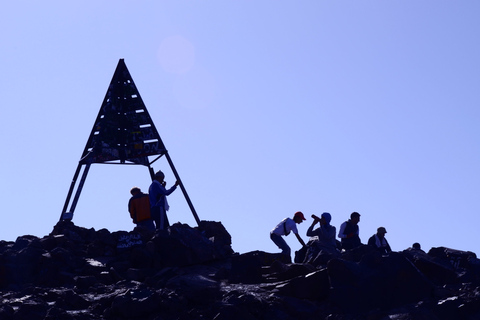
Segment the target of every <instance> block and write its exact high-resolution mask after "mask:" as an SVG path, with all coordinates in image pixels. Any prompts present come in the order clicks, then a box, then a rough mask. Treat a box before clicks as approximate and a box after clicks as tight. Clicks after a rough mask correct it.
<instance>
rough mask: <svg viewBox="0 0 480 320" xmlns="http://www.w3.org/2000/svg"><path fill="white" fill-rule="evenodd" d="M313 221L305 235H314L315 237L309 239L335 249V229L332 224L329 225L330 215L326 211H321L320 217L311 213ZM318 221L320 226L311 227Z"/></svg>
mask: <svg viewBox="0 0 480 320" xmlns="http://www.w3.org/2000/svg"><path fill="white" fill-rule="evenodd" d="M312 218H313V222H312V225H311V226H310V227H309V228H308V230H307V237H316V239H311V240H315V241H318V245H320V246H323V247H326V248H330V249H333V250H336V248H337V242H336V240H335V235H336V233H337V230H336V228H335V227H334V226H332V225H330V221H332V216H331V215H330V213H328V212H324V213H322V215H321V217H320V218H319V217H317V216H315V215H312ZM317 223H319V224H320V226H319V227H318V228H317V229H315V230H313V227H314V226H315V225H316V224H317Z"/></svg>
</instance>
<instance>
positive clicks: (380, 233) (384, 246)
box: [368, 227, 392, 253]
mask: <svg viewBox="0 0 480 320" xmlns="http://www.w3.org/2000/svg"><path fill="white" fill-rule="evenodd" d="M385 233H387V230H386V229H385V228H384V227H379V228H378V229H377V233H376V234H374V235H373V236H371V237H370V238H369V239H368V245H369V246H372V247H374V248H376V249H377V250H378V251H380V252H381V253H390V252H392V249H391V248H390V245H389V244H388V241H387V239H386V238H385Z"/></svg>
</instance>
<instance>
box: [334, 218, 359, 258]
mask: <svg viewBox="0 0 480 320" xmlns="http://www.w3.org/2000/svg"><path fill="white" fill-rule="evenodd" d="M359 222H360V214H359V213H358V212H352V213H351V214H350V219H349V220H347V221H345V222H344V223H342V225H341V226H340V231H339V232H338V237H339V238H340V240H341V242H342V248H343V249H345V250H349V249H353V248H356V247H358V246H360V245H361V244H362V242H361V241H360V236H359V234H360V229H359V228H358V223H359Z"/></svg>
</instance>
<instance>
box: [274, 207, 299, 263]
mask: <svg viewBox="0 0 480 320" xmlns="http://www.w3.org/2000/svg"><path fill="white" fill-rule="evenodd" d="M304 220H306V219H305V217H304V215H303V213H302V212H300V211H297V212H295V214H294V215H293V219H291V218H285V219H283V220H282V221H281V222H280V223H279V224H278V225H277V226H276V227H275V228H273V230H272V231H270V239H272V241H273V243H275V244H276V245H277V246H278V247H279V248H280V249H281V250H282V254H284V255H286V256H288V257H289V258H290V259H291V256H290V254H291V249H290V247H289V246H288V244H287V242H286V241H285V240H284V239H283V238H282V236H288V235H289V234H290V232H292V231H293V234H295V236H296V237H297V239H298V242H300V244H301V245H302V247H305V242H304V241H303V239H302V238H301V237H300V235H299V234H298V229H297V224H300V223H302V222H303V221H304Z"/></svg>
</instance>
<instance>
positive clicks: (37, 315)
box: [0, 221, 480, 320]
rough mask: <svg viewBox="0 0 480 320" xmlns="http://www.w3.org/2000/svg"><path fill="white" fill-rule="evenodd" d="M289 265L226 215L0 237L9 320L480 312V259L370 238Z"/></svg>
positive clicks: (0, 293)
mask: <svg viewBox="0 0 480 320" xmlns="http://www.w3.org/2000/svg"><path fill="white" fill-rule="evenodd" d="M319 261H323V262H322V263H323V264H319V265H312V264H303V263H294V264H292V263H288V261H285V260H284V259H283V258H282V256H281V255H280V254H272V253H267V252H262V251H253V252H249V253H245V254H237V253H234V251H233V250H232V248H231V237H230V235H229V233H228V232H227V230H225V228H224V227H223V225H222V224H221V223H220V222H211V221H202V222H201V224H200V226H199V227H196V228H191V227H189V226H188V225H185V224H180V223H177V224H174V225H172V226H171V228H170V229H169V230H168V231H165V232H161V233H156V234H152V233H148V232H146V231H144V230H141V229H135V230H134V231H131V232H126V231H119V232H113V233H111V232H109V231H108V230H106V229H101V230H98V231H96V230H94V229H85V228H82V227H78V226H75V225H74V224H73V223H72V222H69V221H62V222H59V223H58V224H57V225H56V226H55V227H54V229H53V231H52V232H51V233H50V234H49V235H48V236H45V237H43V238H37V237H34V236H28V235H27V236H21V237H18V238H17V240H16V241H15V242H7V241H0V297H1V305H0V319H6V320H9V319H12V320H14V319H15V320H16V319H60V320H62V319H65V320H66V319H147V320H150V319H151V320H163V319H165V320H169V319H182V320H183V319H216V320H221V319H229V320H236V319H242V320H249V319H306V320H308V319H337V320H340V319H346V320H347V319H348V320H352V319H372V320H376V319H378V320H384V319H385V320H386V319H432V320H434V319H441V320H443V319H472V320H473V319H480V260H479V259H477V257H476V255H475V254H474V253H472V252H465V251H458V250H453V249H449V248H444V247H439V248H432V249H431V250H430V251H429V252H428V253H425V252H423V251H421V250H405V251H403V252H393V253H391V254H389V255H388V256H382V255H381V254H379V253H378V252H377V251H375V250H373V249H372V248H370V247H368V246H362V247H359V248H357V249H354V250H351V251H348V252H344V253H342V254H341V255H339V256H338V257H335V258H331V259H320V260H319Z"/></svg>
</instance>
